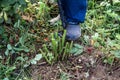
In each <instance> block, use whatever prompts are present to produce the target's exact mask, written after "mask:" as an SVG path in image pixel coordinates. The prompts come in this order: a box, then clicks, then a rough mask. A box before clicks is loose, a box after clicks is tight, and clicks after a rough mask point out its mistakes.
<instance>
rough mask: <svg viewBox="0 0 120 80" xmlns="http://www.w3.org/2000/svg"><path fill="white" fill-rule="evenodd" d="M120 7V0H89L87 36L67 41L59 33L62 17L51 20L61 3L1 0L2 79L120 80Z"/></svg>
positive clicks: (0, 52)
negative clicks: (54, 20) (58, 4)
mask: <svg viewBox="0 0 120 80" xmlns="http://www.w3.org/2000/svg"><path fill="white" fill-rule="evenodd" d="M119 6H120V1H119V0H98V1H97V0H89V2H88V10H87V14H86V21H85V22H84V23H82V24H81V28H82V36H81V38H80V39H79V40H78V41H75V42H68V41H65V34H64V35H63V37H62V38H60V37H59V36H58V35H57V33H56V32H57V31H58V30H63V29H62V26H61V21H57V22H56V23H55V24H54V25H51V24H50V23H49V20H50V19H51V18H53V17H56V16H57V15H58V13H59V10H58V6H57V5H56V4H51V3H48V1H44V0H12V1H11V0H1V1H0V79H1V80H30V79H31V80H98V79H100V80H102V79H103V80H104V79H106V80H119V79H120V73H119V70H120V61H119V60H120V8H119ZM51 33H52V34H51ZM64 33H66V32H65V31H64ZM100 70H101V71H100ZM31 73H32V74H31Z"/></svg>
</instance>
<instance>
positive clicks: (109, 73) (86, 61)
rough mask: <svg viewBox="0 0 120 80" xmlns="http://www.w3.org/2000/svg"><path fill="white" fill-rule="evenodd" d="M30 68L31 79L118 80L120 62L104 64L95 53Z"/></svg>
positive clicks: (119, 77) (119, 78)
mask: <svg viewBox="0 0 120 80" xmlns="http://www.w3.org/2000/svg"><path fill="white" fill-rule="evenodd" d="M31 69H32V79H33V80H120V62H118V63H117V64H115V65H108V64H104V63H103V61H102V58H101V57H98V56H96V55H95V53H94V54H88V53H83V55H79V56H71V57H70V58H69V59H68V60H66V61H60V62H58V63H55V64H54V65H48V64H47V63H46V62H40V63H38V64H37V65H33V66H31Z"/></svg>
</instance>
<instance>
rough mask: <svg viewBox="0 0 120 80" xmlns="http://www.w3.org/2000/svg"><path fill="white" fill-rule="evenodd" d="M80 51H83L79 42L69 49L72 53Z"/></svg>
mask: <svg viewBox="0 0 120 80" xmlns="http://www.w3.org/2000/svg"><path fill="white" fill-rule="evenodd" d="M82 52H83V46H81V45H79V44H74V46H73V48H72V50H71V51H70V53H72V54H74V55H79V54H82Z"/></svg>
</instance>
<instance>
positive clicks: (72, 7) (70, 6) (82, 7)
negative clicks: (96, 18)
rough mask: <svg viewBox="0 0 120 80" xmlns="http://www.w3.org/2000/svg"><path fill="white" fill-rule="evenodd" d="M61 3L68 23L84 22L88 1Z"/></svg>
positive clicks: (78, 0) (68, 0) (63, 0)
mask: <svg viewBox="0 0 120 80" xmlns="http://www.w3.org/2000/svg"><path fill="white" fill-rule="evenodd" d="M61 2H62V7H63V10H64V16H65V17H66V21H67V22H79V23H83V22H84V20H85V15H86V9H87V0H61Z"/></svg>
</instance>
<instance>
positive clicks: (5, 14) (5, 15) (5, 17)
mask: <svg viewBox="0 0 120 80" xmlns="http://www.w3.org/2000/svg"><path fill="white" fill-rule="evenodd" d="M4 19H5V21H7V20H8V17H7V13H6V12H4Z"/></svg>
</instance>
